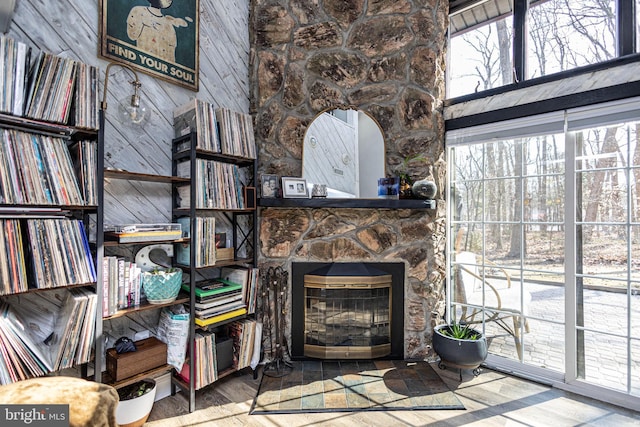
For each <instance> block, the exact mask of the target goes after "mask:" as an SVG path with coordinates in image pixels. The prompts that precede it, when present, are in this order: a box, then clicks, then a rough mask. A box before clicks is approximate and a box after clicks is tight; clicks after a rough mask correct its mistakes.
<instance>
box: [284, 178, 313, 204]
mask: <svg viewBox="0 0 640 427" xmlns="http://www.w3.org/2000/svg"><path fill="white" fill-rule="evenodd" d="M282 197H284V198H285V199H286V198H292V197H302V198H305V197H307V198H308V197H309V193H308V191H307V180H306V179H304V178H291V177H287V176H283V177H282Z"/></svg>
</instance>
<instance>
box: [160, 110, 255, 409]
mask: <svg viewBox="0 0 640 427" xmlns="http://www.w3.org/2000/svg"><path fill="white" fill-rule="evenodd" d="M211 118H215V120H211ZM174 129H175V131H176V137H175V138H174V140H173V142H172V155H173V166H172V174H173V175H174V176H176V177H182V178H187V179H189V182H188V183H184V182H181V183H178V182H176V183H174V185H173V218H174V221H175V222H179V223H181V224H182V229H183V230H189V231H188V235H189V236H190V242H185V243H182V244H179V245H176V251H177V253H176V257H175V259H174V261H175V263H176V265H177V266H180V267H182V268H183V269H184V270H185V272H188V274H189V280H188V281H185V283H183V285H182V289H183V291H185V292H189V295H190V303H189V313H190V318H191V319H192V321H191V322H190V323H191V325H190V332H189V337H190V339H189V345H188V351H187V352H188V357H187V360H186V361H185V364H184V366H183V369H182V370H181V371H180V372H177V375H175V377H174V383H175V384H176V385H177V386H179V387H180V388H182V389H183V390H184V391H185V393H187V395H188V396H189V408H190V410H191V411H193V410H194V408H195V392H196V390H200V389H201V388H203V387H207V386H209V385H211V384H214V383H215V382H216V381H217V380H218V379H220V378H222V377H224V376H226V375H229V374H231V373H233V372H237V371H239V370H242V369H245V368H248V367H249V365H250V361H251V359H252V356H253V349H254V348H255V346H254V337H255V336H256V335H257V334H259V332H257V331H256V321H255V319H254V313H255V308H256V306H255V300H256V287H257V282H258V274H259V272H258V269H257V268H255V267H256V256H257V250H256V248H257V235H256V224H257V211H256V191H255V177H256V169H257V162H256V159H255V142H254V140H253V129H252V127H251V117H250V116H249V115H246V114H240V113H237V112H233V111H230V110H228V109H223V108H218V109H215V108H214V107H213V106H212V105H211V104H208V103H206V102H203V101H200V100H197V99H195V100H192V101H190V102H189V103H187V104H185V105H184V106H182V107H179V108H178V109H176V111H175V112H174Z"/></svg>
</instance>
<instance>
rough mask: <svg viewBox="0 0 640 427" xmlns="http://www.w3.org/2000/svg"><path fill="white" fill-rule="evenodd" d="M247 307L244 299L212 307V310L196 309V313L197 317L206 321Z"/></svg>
mask: <svg viewBox="0 0 640 427" xmlns="http://www.w3.org/2000/svg"><path fill="white" fill-rule="evenodd" d="M242 307H246V306H245V303H244V302H243V301H242V298H239V299H237V300H235V301H231V302H227V303H222V304H219V305H215V306H212V307H210V308H205V309H198V308H196V310H195V313H196V316H198V317H200V318H202V319H206V318H208V317H211V316H216V315H218V314H222V313H226V312H228V311H233V310H236V309H238V308H242Z"/></svg>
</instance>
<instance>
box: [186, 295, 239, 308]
mask: <svg viewBox="0 0 640 427" xmlns="http://www.w3.org/2000/svg"><path fill="white" fill-rule="evenodd" d="M237 301H240V302H241V301H242V294H241V293H240V292H234V293H230V294H227V295H222V296H215V297H210V298H204V299H203V300H202V302H195V303H194V304H193V305H194V307H195V309H196V311H198V310H201V311H203V310H208V309H211V308H215V307H216V306H220V305H223V304H228V303H231V302H237Z"/></svg>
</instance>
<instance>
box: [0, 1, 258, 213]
mask: <svg viewBox="0 0 640 427" xmlns="http://www.w3.org/2000/svg"><path fill="white" fill-rule="evenodd" d="M184 1H189V0H184ZM249 1H250V0H225V1H219V0H200V74H199V76H200V90H199V92H197V93H196V92H193V91H190V90H188V89H185V88H182V87H180V86H177V85H174V84H171V83H169V82H165V81H163V80H160V79H156V78H154V77H151V76H148V75H146V74H143V73H139V75H140V80H141V82H142V98H143V101H144V102H146V103H147V106H148V107H149V109H150V111H151V119H150V121H149V122H148V123H147V125H146V126H145V127H144V128H143V129H139V128H138V129H136V128H131V127H125V126H124V125H122V124H120V123H118V121H117V117H115V111H116V108H117V101H118V100H120V99H123V98H124V97H125V96H127V95H130V93H131V91H130V85H129V83H128V82H129V81H130V80H131V78H132V76H131V74H130V73H129V72H128V71H125V70H124V69H123V68H121V67H112V68H111V72H110V74H111V75H110V77H109V87H108V97H107V103H108V105H109V109H108V111H107V125H106V127H105V134H106V138H105V166H106V167H113V168H119V169H125V170H129V171H134V172H143V173H157V174H162V175H170V174H171V139H172V138H173V110H174V108H175V107H176V106H178V105H182V104H184V103H185V102H187V101H189V100H190V99H192V98H194V97H197V98H199V99H202V100H204V101H207V102H210V103H212V104H214V105H215V106H220V107H227V108H231V109H234V110H236V111H241V112H245V113H246V112H248V111H249V68H248V67H249V65H248V63H249V28H248V19H249ZM99 4H100V2H99V1H98V0H95V1H93V0H92V1H87V0H55V1H51V0H20V1H18V2H17V6H16V11H15V15H14V18H13V22H11V25H10V27H9V31H8V33H7V35H8V36H10V37H13V38H15V39H17V40H20V41H23V42H25V43H27V45H28V46H30V47H32V48H34V50H36V49H41V50H45V51H48V52H51V53H54V54H56V55H60V56H64V57H70V58H73V59H77V60H80V61H83V62H85V63H87V64H91V65H94V66H97V67H99V68H100V70H101V74H102V76H101V79H100V81H101V84H100V97H102V88H103V87H102V85H103V84H104V71H105V69H106V66H107V64H108V62H107V61H106V60H104V59H102V58H99V57H98V51H99V46H98V29H99V25H98V21H99ZM141 4H144V2H141ZM170 195H171V192H170V186H168V185H166V184H154V183H142V184H131V183H127V182H123V181H112V182H107V183H106V184H105V222H106V223H111V224H124V223H132V222H146V223H152V222H167V221H168V220H170V218H171V200H170Z"/></svg>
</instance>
